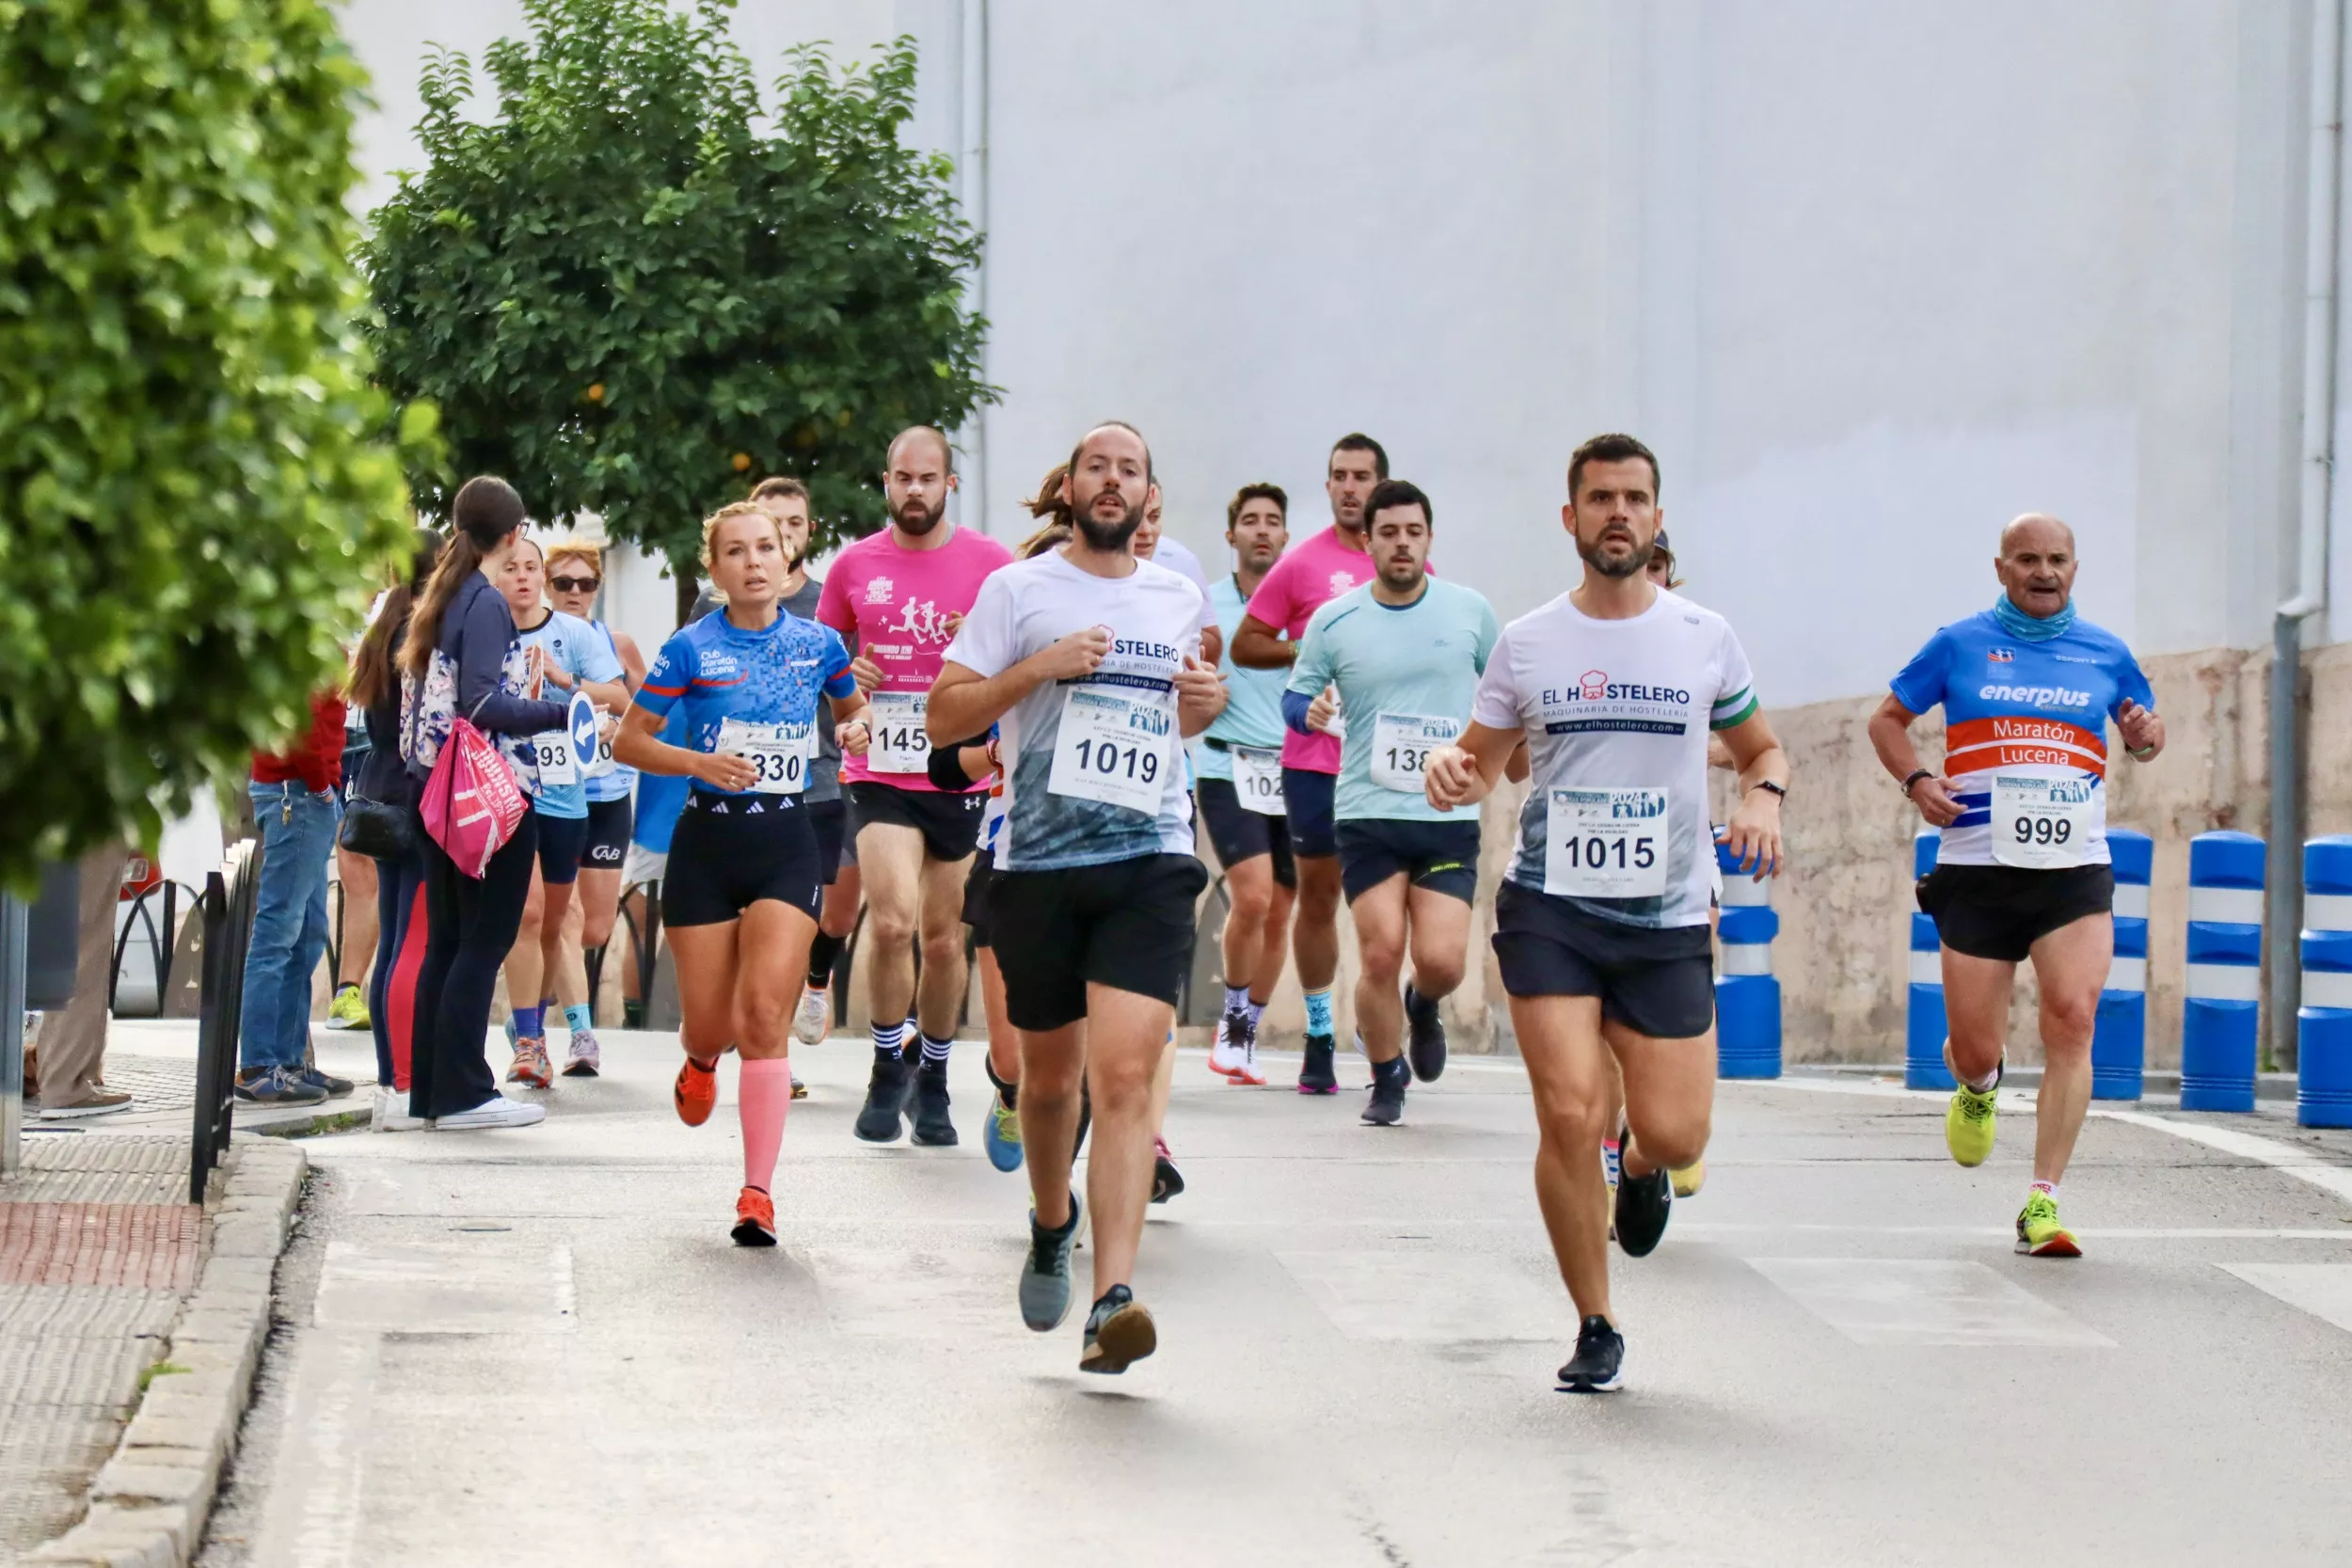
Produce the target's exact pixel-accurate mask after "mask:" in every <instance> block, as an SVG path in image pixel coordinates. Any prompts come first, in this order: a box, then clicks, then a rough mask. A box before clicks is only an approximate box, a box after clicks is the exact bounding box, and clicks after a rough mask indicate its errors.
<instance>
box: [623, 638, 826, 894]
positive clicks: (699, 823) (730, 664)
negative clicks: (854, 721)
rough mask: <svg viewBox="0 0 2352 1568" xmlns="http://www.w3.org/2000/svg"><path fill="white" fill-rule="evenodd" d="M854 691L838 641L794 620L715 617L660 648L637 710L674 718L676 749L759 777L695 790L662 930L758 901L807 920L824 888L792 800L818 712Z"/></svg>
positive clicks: (677, 845)
mask: <svg viewBox="0 0 2352 1568" xmlns="http://www.w3.org/2000/svg"><path fill="white" fill-rule="evenodd" d="M856 689H857V682H856V680H855V679H854V678H853V677H852V676H851V675H850V655H849V650H848V649H847V648H845V647H843V646H842V643H841V639H840V638H839V637H838V636H837V635H835V634H834V632H833V631H832V630H831V629H830V628H827V627H824V626H818V625H817V624H816V623H814V622H811V621H803V620H802V619H800V618H799V617H798V616H794V615H786V614H779V615H778V616H777V617H776V618H775V620H774V621H772V622H771V623H770V624H769V625H768V626H765V627H762V628H761V629H759V630H757V631H749V630H745V629H744V628H742V627H739V626H734V625H732V624H730V623H729V622H728V620H727V617H726V612H725V611H724V610H714V611H713V612H712V613H710V614H709V615H707V616H705V617H703V618H702V619H701V620H699V621H695V622H693V623H691V625H689V626H684V627H682V628H680V629H679V630H678V632H677V633H676V635H675V636H673V637H672V638H671V639H670V640H669V641H667V642H665V643H663V644H662V646H661V652H660V655H658V656H657V657H655V659H654V663H653V668H652V669H651V670H650V671H648V672H647V673H646V675H645V684H644V688H643V689H641V690H639V692H638V693H637V705H638V706H640V707H643V708H644V709H645V710H646V711H647V712H649V713H652V714H654V715H656V716H658V717H662V718H666V717H668V716H669V715H670V714H671V712H672V711H673V710H678V711H682V712H683V713H684V714H685V716H686V732H687V733H686V735H685V736H684V738H683V740H682V741H680V742H679V743H680V744H682V745H685V746H687V747H689V748H690V749H691V750H693V751H697V752H721V751H725V752H730V753H732V754H734V755H737V756H741V757H744V758H746V759H747V760H750V761H751V762H753V763H754V764H755V767H756V768H757V769H758V773H759V778H758V781H757V782H756V784H755V786H754V787H753V788H752V789H748V790H739V791H732V792H729V791H719V790H714V789H712V788H711V787H710V786H709V785H707V784H701V783H699V782H698V783H697V784H695V785H694V788H693V789H692V791H691V793H690V795H689V796H688V799H687V801H686V809H685V810H683V811H682V812H681V813H680V814H679V816H678V823H677V827H676V829H675V831H674V832H673V834H672V836H671V842H670V863H669V867H668V871H667V874H666V875H665V876H664V877H663V879H662V887H661V894H662V897H661V913H662V918H663V919H664V920H666V921H668V922H669V923H670V924H671V925H674V926H692V925H710V924H715V923H717V922H721V921H725V920H732V919H734V918H735V917H736V916H737V915H739V914H740V913H741V912H742V911H743V909H744V908H746V907H747V906H748V905H749V904H751V903H753V902H755V901H757V900H759V899H762V898H773V899H776V900H777V901H779V902H781V903H786V904H789V905H791V906H793V907H794V908H797V909H801V910H804V911H807V912H808V913H809V914H810V915H811V916H812V917H814V916H815V914H816V912H817V906H818V900H819V898H820V897H821V896H822V895H821V891H820V890H821V889H822V888H823V886H824V879H823V877H822V875H821V874H820V868H819V866H818V853H817V835H816V833H815V832H814V831H813V830H812V829H811V827H810V825H809V821H808V813H807V810H806V808H805V806H804V805H803V802H802V800H801V792H802V789H803V785H804V784H805V783H806V766H807V762H808V759H809V757H810V755H811V754H812V753H813V752H814V751H815V737H816V733H817V710H818V705H819V704H820V703H821V702H823V701H824V700H825V699H827V698H835V699H837V698H842V697H847V696H849V695H850V693H851V692H853V691H855V690H856Z"/></svg>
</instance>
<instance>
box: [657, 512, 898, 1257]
mask: <svg viewBox="0 0 2352 1568" xmlns="http://www.w3.org/2000/svg"><path fill="white" fill-rule="evenodd" d="M792 565H793V562H792V559H791V556H790V554H789V552H788V550H787V546H786V545H785V542H784V535H783V533H782V531H780V530H779V529H778V528H777V526H776V521H775V519H774V518H773V517H772V516H771V515H769V514H768V512H767V511H766V510H764V509H763V508H761V507H758V506H755V505H753V504H751V503H750V502H739V503H738V504H736V505H733V506H727V507H723V508H721V509H720V510H719V511H718V512H716V513H714V514H712V515H711V516H710V517H709V519H708V520H707V521H706V522H705V523H704V524H703V569H704V570H705V571H706V572H707V573H708V574H709V577H710V581H711V585H712V586H713V587H714V588H715V589H716V590H717V591H718V592H719V594H721V595H722V596H723V599H724V608H723V609H720V610H713V611H712V612H711V613H710V614H708V615H706V616H704V617H703V618H702V619H701V620H699V621H695V622H692V623H691V624H690V625H688V626H682V627H680V628H679V630H678V632H677V634H676V635H675V636H674V637H672V638H671V639H670V640H669V641H667V642H665V643H663V644H662V646H661V652H660V655H659V656H658V657H656V658H655V659H654V662H653V668H652V669H651V670H649V671H647V672H646V673H645V682H644V686H643V687H642V688H640V689H639V690H638V693H637V700H636V701H635V702H634V703H633V704H632V705H630V707H629V710H628V714H627V716H626V717H625V718H624V719H623V720H622V721H621V733H620V735H619V736H617V737H616V738H615V739H614V741H613V743H612V755H613V758H614V760H616V761H618V762H620V763H622V764H623V765H624V766H627V767H630V768H641V769H643V770H644V771H645V772H648V773H673V774H684V775H686V776H687V777H688V778H689V779H691V781H692V787H691V791H690V792H689V794H688V796H687V799H686V807H685V809H684V810H683V811H682V812H681V813H679V815H678V822H677V829H676V832H675V835H674V836H673V837H672V839H671V841H670V865H669V871H668V874H667V875H666V876H664V877H663V879H662V882H661V919H662V923H663V924H664V925H665V926H667V927H669V932H670V949H671V952H672V954H673V955H674V957H675V959H676V963H677V982H678V985H677V989H678V1004H679V1007H680V1010H681V1011H682V1012H683V1013H684V1015H685V1027H684V1028H683V1029H681V1030H680V1031H679V1034H678V1043H679V1044H680V1045H682V1046H684V1047H685V1050H686V1061H685V1063H684V1065H682V1066H681V1067H680V1068H679V1069H678V1075H677V1085H676V1088H675V1097H674V1098H675V1102H676V1105H677V1114H678V1118H679V1119H680V1120H682V1121H684V1122H685V1123H686V1124H687V1125H688V1126H689V1127H699V1126H701V1125H702V1124H703V1123H704V1122H705V1121H707V1120H708V1119H709V1117H710V1112H711V1108H712V1106H714V1105H715V1104H717V1102H718V1099H719V1081H718V1076H717V1074H718V1067H719V1057H720V1056H721V1055H722V1054H723V1053H725V1052H727V1051H729V1050H735V1051H738V1052H739V1053H741V1056H742V1060H743V1074H742V1082H741V1085H740V1086H739V1092H738V1094H737V1100H738V1101H739V1109H740V1111H741V1114H742V1117H743V1191H742V1193H741V1195H740V1196H739V1197H738V1198H737V1200H736V1205H735V1232H734V1234H735V1240H736V1242H737V1243H738V1244H739V1245H742V1246H773V1245H775V1244H776V1206H775V1201H774V1199H773V1198H772V1197H771V1196H770V1193H769V1189H770V1185H771V1182H772V1181H773V1180H774V1177H775V1169H776V1151H777V1149H778V1148H779V1147H780V1146H781V1145H782V1144H783V1142H784V1121H785V1116H786V1114H787V1112H788V1111H789V1110H790V1108H791V1104H792V1067H791V1063H790V1062H789V1060H788V1059H787V1051H788V1050H789V1048H790V1045H791V1038H792V1036H791V1027H790V1025H791V1021H792V1006H793V1004H794V1003H796V1002H798V1001H799V1000H800V995H801V981H802V978H803V974H805V973H806V971H807V969H808V945H809V940H810V939H811V938H812V937H814V936H815V935H816V934H817V911H818V902H819V899H820V898H821V896H822V895H823V892H824V886H823V883H824V876H823V872H822V869H821V868H820V867H819V865H818V856H817V839H816V835H815V834H814V833H813V832H811V831H810V828H809V823H808V814H807V812H806V811H805V810H803V808H802V803H801V790H802V788H803V784H804V783H805V782H806V779H807V774H808V761H809V758H810V757H811V756H812V755H813V754H814V753H815V752H816V736H817V704H818V701H819V700H820V698H821V699H826V700H830V701H831V702H832V704H833V715H834V726H835V728H834V734H835V736H837V737H838V738H839V740H840V743H841V749H842V750H843V751H844V752H849V753H850V754H851V755H857V754H860V753H863V752H865V750H866V721H865V720H866V700H865V698H864V697H862V696H861V695H859V693H858V689H857V682H856V680H855V679H854V678H852V677H851V675H850V653H849V650H848V648H846V647H844V646H843V645H842V641H841V638H840V636H839V634H837V633H835V632H834V631H833V630H832V629H831V628H830V627H826V626H818V624H817V623H815V622H813V621H803V620H802V619H801V618H800V617H798V616H796V615H790V614H787V613H786V612H785V611H784V610H782V609H781V608H780V607H779V606H778V603H777V600H778V598H779V596H780V595H781V594H782V592H783V589H784V585H785V582H786V580H787V578H789V577H790V576H791V575H792ZM675 707H682V708H683V709H684V710H685V714H686V742H687V743H686V744H685V745H684V746H673V745H668V744H666V743H664V742H663V741H662V740H661V738H660V729H661V726H662V722H663V721H665V720H666V719H667V718H668V717H669V715H670V712H671V710H672V709H673V708H675Z"/></svg>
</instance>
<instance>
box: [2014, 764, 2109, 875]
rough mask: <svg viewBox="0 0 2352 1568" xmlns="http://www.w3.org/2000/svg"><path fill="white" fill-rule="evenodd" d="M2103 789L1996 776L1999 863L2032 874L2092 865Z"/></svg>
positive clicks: (2080, 782) (2084, 782)
mask: <svg viewBox="0 0 2352 1568" xmlns="http://www.w3.org/2000/svg"><path fill="white" fill-rule="evenodd" d="M2098 787H2099V784H2098V781H2097V780H2095V779H2039V778H2029V777H2026V775H2023V774H2017V773H1995V774H1994V775H1993V858H1994V860H1996V861H1998V862H1999V863H2001V864H2003V865H2014V866H2022V867H2024V868H2026V870H2030V871H2054V870H2058V869H2059V868H2061V867H2064V866H2069V865H2082V864H2084V863H2087V862H2089V861H2090V811H2091V807H2092V806H2093V805H2095V804H2096V803H2097V800H2098V797H2097V796H2096V794H2095V793H2094V791H2096V790H2097V789H2098Z"/></svg>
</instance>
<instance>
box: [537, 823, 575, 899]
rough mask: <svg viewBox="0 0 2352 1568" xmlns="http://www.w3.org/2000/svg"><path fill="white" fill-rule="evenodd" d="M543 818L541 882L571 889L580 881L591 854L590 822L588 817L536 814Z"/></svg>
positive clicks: (540, 852) (540, 844) (540, 846)
mask: <svg viewBox="0 0 2352 1568" xmlns="http://www.w3.org/2000/svg"><path fill="white" fill-rule="evenodd" d="M532 815H533V816H536V817H538V818H539V879H540V880H541V881H544V882H549V883H552V884H553V885H555V886H557V887H569V886H571V885H572V884H573V883H574V882H577V881H579V880H580V861H581V860H582V858H584V857H585V856H586V855H587V853H588V819H587V818H586V817H584V816H548V814H547V813H545V812H543V811H538V810H535V809H534V810H533V812H532Z"/></svg>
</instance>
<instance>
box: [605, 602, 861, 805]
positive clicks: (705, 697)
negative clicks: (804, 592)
mask: <svg viewBox="0 0 2352 1568" xmlns="http://www.w3.org/2000/svg"><path fill="white" fill-rule="evenodd" d="M856 689H857V682H856V680H855V679H854V678H853V677H852V676H851V675H850V650H849V649H848V648H847V647H845V646H844V645H843V644H842V641H841V634H840V633H838V632H836V631H834V629H833V628H832V627H831V626H818V624H817V623H816V622H814V621H803V620H802V619H801V618H800V617H799V616H797V615H793V614H789V613H787V612H785V611H782V610H779V611H778V612H777V614H776V618H775V621H774V622H773V623H772V624H771V625H770V626H768V627H767V628H766V629H764V630H761V631H745V630H744V629H743V628H742V627H740V626H736V625H734V624H733V623H732V622H730V621H729V620H728V619H727V612H726V611H725V610H723V609H722V610H712V611H711V612H710V613H709V614H707V615H706V616H704V617H703V618H702V619H701V620H699V621H695V622H692V623H691V624H689V625H687V626H681V627H679V628H678V630H677V632H676V633H675V635H674V636H672V637H671V639H670V640H669V641H667V642H664V643H663V644H661V652H660V654H659V655H658V656H657V657H655V659H654V661H653V668H652V669H650V670H648V671H646V672H645V684H644V687H643V688H641V689H639V691H638V693H637V704H636V705H637V706H639V707H642V708H644V710H645V711H646V712H648V713H650V714H652V715H654V716H655V717H656V718H662V719H666V718H667V717H668V716H669V714H670V711H671V709H673V708H674V707H675V708H681V709H683V710H684V712H685V715H686V736H685V738H684V739H683V741H681V742H680V744H682V745H684V746H685V747H686V748H687V749H688V750H689V751H695V752H716V751H717V750H718V749H719V732H720V728H721V726H722V725H723V724H724V723H725V722H726V721H728V720H730V719H739V720H741V721H744V722H746V723H751V724H814V723H815V722H816V721H817V705H818V700H819V699H820V698H822V697H847V696H849V695H850V693H851V692H853V691H855V690H856ZM694 787H695V788H697V789H702V790H709V791H710V792H711V793H713V794H723V793H728V792H726V791H721V790H716V789H713V788H712V786H711V785H709V784H704V783H702V782H701V781H699V780H697V781H696V782H695V784H694ZM733 793H736V794H747V793H749V792H748V791H743V790H738V791H734V792H733Z"/></svg>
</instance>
